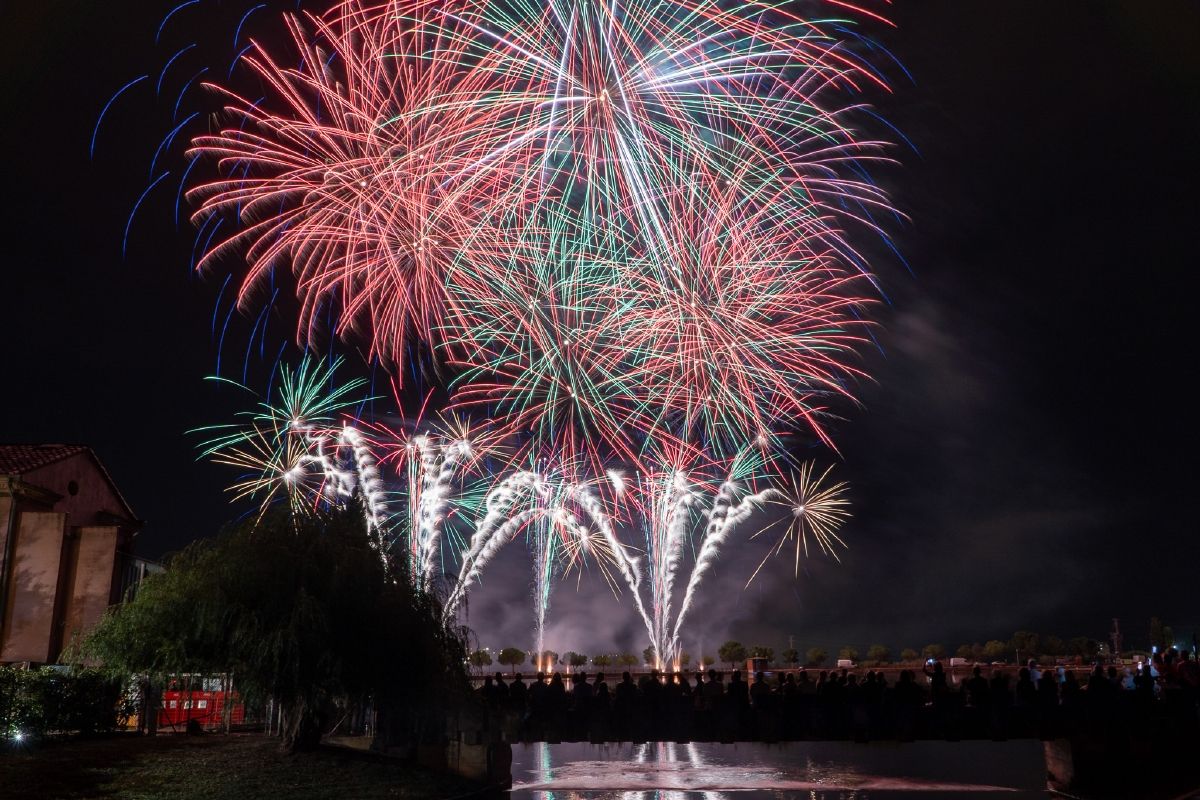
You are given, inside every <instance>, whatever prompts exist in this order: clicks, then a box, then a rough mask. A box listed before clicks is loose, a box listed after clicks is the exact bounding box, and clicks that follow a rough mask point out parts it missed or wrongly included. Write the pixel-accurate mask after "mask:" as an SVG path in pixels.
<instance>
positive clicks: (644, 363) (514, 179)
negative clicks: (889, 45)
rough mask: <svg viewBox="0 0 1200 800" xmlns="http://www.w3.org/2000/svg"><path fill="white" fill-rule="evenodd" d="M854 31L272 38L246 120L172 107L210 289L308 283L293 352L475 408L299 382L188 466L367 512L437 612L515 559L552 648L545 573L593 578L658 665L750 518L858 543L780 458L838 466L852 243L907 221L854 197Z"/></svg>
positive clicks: (848, 16) (706, 26) (410, 23)
mask: <svg viewBox="0 0 1200 800" xmlns="http://www.w3.org/2000/svg"><path fill="white" fill-rule="evenodd" d="M172 13H174V12H172ZM247 16H249V15H247ZM862 21H870V23H871V24H885V23H886V20H884V19H882V18H881V17H878V16H877V15H875V14H874V13H872V12H871V11H870V10H869V9H867V8H861V7H857V6H855V5H853V4H849V3H845V2H840V1H839V2H835V1H834V0H828V1H827V2H824V3H822V2H817V3H815V4H813V12H812V14H811V15H808V16H800V15H799V13H798V11H797V10H796V9H795V7H794V5H793V4H776V3H761V2H753V1H750V2H738V0H734V2H731V3H723V2H715V0H654V1H653V2H651V0H629V2H626V3H613V2H606V1H604V0H548V1H547V2H544V3H529V2H524V0H449V1H448V2H432V0H383V1H382V2H379V3H366V2H361V0H345V1H344V2H340V3H338V4H336V5H334V7H333V8H332V9H331V10H329V11H328V12H325V13H320V14H317V13H310V12H300V11H297V12H294V13H289V14H286V15H285V16H284V18H283V25H284V27H285V29H286V37H285V41H284V44H283V45H279V44H278V43H275V44H272V45H270V46H268V45H267V44H263V43H261V42H259V41H253V40H251V41H249V42H248V44H247V45H246V46H245V48H243V49H242V50H241V51H240V52H239V59H238V63H240V65H241V68H242V71H243V75H244V76H248V79H249V81H250V84H249V85H252V86H254V87H256V88H255V89H254V91H255V92H261V96H256V95H253V94H250V93H246V92H242V91H240V90H235V89H234V88H232V87H233V86H234V82H231V81H226V82H221V81H220V80H218V79H217V78H219V77H220V76H219V74H218V75H215V76H213V79H212V80H209V81H208V82H204V81H198V79H199V78H200V77H201V75H202V74H203V73H204V72H205V71H204V70H202V72H201V73H197V74H196V75H195V76H194V77H193V78H192V79H191V80H189V82H188V85H187V86H185V87H184V90H183V91H182V92H181V93H180V95H179V100H180V101H182V99H183V97H184V94H186V92H187V90H188V87H189V86H191V85H192V84H193V82H197V81H198V82H197V83H196V85H197V86H199V85H203V86H204V87H206V88H207V89H208V90H209V91H210V92H213V93H215V94H216V95H217V96H219V97H220V98H221V103H222V105H223V109H224V110H223V112H222V114H221V115H219V116H217V117H214V118H213V119H214V120H218V121H217V122H216V124H213V123H211V122H210V124H209V127H208V130H206V131H204V132H202V133H199V134H196V135H192V136H190V137H189V138H190V145H189V150H188V156H189V158H191V159H192V161H191V162H190V163H189V165H188V168H187V173H186V174H185V181H186V182H187V185H188V187H189V188H187V191H186V196H187V198H188V199H189V200H190V201H191V202H192V203H193V204H194V216H193V220H194V222H195V223H196V225H197V229H198V240H197V242H198V248H197V249H198V252H199V253H200V258H199V261H198V266H199V268H200V269H202V270H207V269H215V268H216V265H217V264H218V263H224V264H226V265H228V264H233V265H234V266H233V267H232V273H233V276H234V278H235V279H236V280H234V285H236V286H237V287H238V291H237V293H236V296H237V304H238V305H239V306H240V307H242V308H243V309H249V308H253V307H254V306H255V304H256V303H260V302H261V301H260V299H259V298H261V296H263V295H264V294H265V293H264V292H261V291H259V289H260V288H262V287H268V288H269V289H270V297H271V298H272V300H271V302H273V301H274V298H275V297H276V296H277V295H278V293H279V291H280V290H281V288H282V289H283V290H285V291H294V293H295V299H296V301H297V302H296V307H295V308H296V311H297V317H296V340H297V342H298V344H299V345H300V346H301V347H302V348H304V349H306V350H308V351H312V352H323V351H328V350H329V349H332V348H335V347H342V346H345V347H348V348H350V349H355V350H358V351H359V352H361V353H363V354H364V355H365V357H366V360H367V361H368V362H372V363H375V364H377V365H379V366H382V367H383V368H384V370H386V371H387V373H388V375H389V378H390V382H391V384H392V386H393V387H394V395H395V400H396V403H397V405H398V406H399V407H400V408H401V409H403V408H404V406H405V400H404V397H405V396H406V395H404V387H406V386H408V385H411V383H412V382H413V381H418V382H424V381H426V380H430V379H432V380H433V382H434V383H435V384H436V385H437V386H439V387H440V390H442V391H444V393H445V397H446V398H447V406H446V409H447V413H449V414H454V415H456V416H454V417H446V420H451V419H452V420H455V421H454V422H446V421H445V420H443V421H442V422H439V423H435V424H432V425H430V424H426V423H425V422H423V421H422V420H423V413H424V405H423V406H422V412H421V413H419V414H417V415H416V416H415V419H416V422H407V423H401V424H399V425H393V424H391V423H389V422H388V421H387V420H385V419H383V418H373V417H372V415H369V414H366V413H365V412H364V411H363V405H362V400H363V398H362V397H361V396H360V395H361V392H360V390H362V389H363V387H364V383H363V382H362V381H358V380H351V381H345V382H342V383H338V382H337V381H336V379H335V377H334V375H333V372H334V370H335V369H336V368H337V366H338V362H336V361H334V362H331V363H330V364H329V365H328V366H324V367H321V366H317V364H318V363H319V362H317V361H314V360H309V359H307V358H306V360H305V361H304V362H303V363H302V365H301V367H299V368H298V369H297V370H295V371H288V370H287V369H286V368H284V370H283V373H282V379H281V381H280V390H279V393H278V400H277V401H276V400H275V399H273V398H271V399H268V400H265V401H262V402H261V403H260V405H259V407H258V408H257V410H256V411H254V412H250V413H248V414H247V415H246V416H245V418H244V419H243V420H242V421H241V422H239V423H236V424H234V425H232V426H217V427H216V428H212V429H206V430H207V435H209V436H210V437H211V438H210V439H208V440H207V441H206V442H205V445H204V447H203V451H204V453H205V454H206V455H208V456H210V457H212V458H213V459H214V460H216V461H218V462H220V463H223V464H228V465H232V466H235V467H237V468H239V469H241V470H242V471H243V475H242V477H241V478H240V479H239V481H238V482H237V483H236V484H235V485H234V486H233V487H232V489H233V492H234V494H235V496H236V497H238V498H243V497H253V498H255V499H256V500H257V501H259V503H260V504H261V507H265V506H266V505H269V504H271V503H274V502H276V501H278V500H280V499H281V498H286V500H287V502H288V503H289V504H290V507H291V508H292V509H293V512H294V513H297V514H301V513H305V511H306V510H307V509H311V508H314V507H317V506H319V505H320V504H340V503H344V502H347V501H348V500H350V499H352V498H358V500H357V502H359V503H361V505H362V507H363V511H364V514H365V516H366V527H367V530H368V532H369V534H370V536H371V538H372V541H373V542H375V543H376V545H377V547H378V549H379V551H380V553H381V556H382V557H384V558H385V559H399V560H401V561H402V563H403V564H404V569H405V573H406V574H407V575H408V576H409V577H410V578H411V579H412V580H413V581H414V582H415V583H416V584H417V585H418V586H419V587H420V588H422V589H423V590H427V591H434V590H438V591H441V588H439V587H444V591H445V594H444V597H445V609H446V611H447V613H448V614H455V613H459V612H460V610H461V609H463V608H464V607H465V606H464V601H465V599H466V596H467V593H468V592H469V591H470V590H471V587H472V586H473V585H474V584H475V583H477V582H478V580H479V579H480V577H481V575H482V573H483V571H484V570H485V568H486V567H487V565H488V564H489V563H490V562H491V561H492V560H493V559H494V558H495V557H496V556H497V554H498V553H499V552H500V551H501V550H502V549H503V548H504V547H505V546H506V545H507V544H509V543H512V542H515V541H518V540H521V539H523V540H524V541H525V542H526V544H527V546H528V549H529V552H530V555H531V561H532V563H533V592H534V596H535V602H534V607H535V620H536V621H535V630H536V632H537V638H538V642H537V645H538V652H541V647H542V641H541V632H542V630H543V627H544V621H545V615H546V612H547V609H548V607H549V598H550V593H551V589H552V586H553V585H554V583H555V581H556V580H557V579H558V578H559V577H560V576H561V575H563V574H564V573H565V572H566V571H569V570H571V569H572V568H574V567H576V566H579V565H582V564H583V563H585V562H586V563H590V564H595V565H597V567H598V568H599V571H600V573H601V574H602V576H603V577H604V579H605V580H606V581H607V582H608V584H609V585H610V586H612V587H613V589H614V591H621V592H623V593H626V594H628V595H630V596H631V597H632V600H633V602H634V604H635V606H636V610H637V612H638V615H639V616H640V618H641V619H642V621H643V623H644V624H645V626H646V632H647V635H648V637H649V639H650V642H651V644H652V646H653V647H654V649H655V652H656V654H657V657H658V658H659V660H660V661H662V662H664V663H670V662H671V661H672V659H674V658H675V657H676V656H677V655H678V650H679V635H680V629H681V627H682V625H683V624H684V620H685V619H686V617H687V614H688V612H689V610H690V609H691V607H692V605H693V602H694V600H695V597H696V594H697V590H698V587H699V586H700V585H701V583H702V581H703V580H704V578H705V576H706V575H708V574H710V573H711V572H712V570H713V568H714V565H715V563H716V559H717V556H718V555H719V553H720V552H721V550H722V548H723V547H724V546H725V544H726V542H728V541H729V540H730V539H731V538H732V537H734V536H735V534H737V533H739V532H741V531H747V532H749V531H750V520H751V519H752V518H758V519H760V521H763V522H764V523H765V526H764V527H761V528H760V530H759V531H758V532H757V533H753V534H752V535H750V536H749V537H748V538H749V539H751V540H753V539H755V538H757V537H759V536H765V535H768V534H772V535H774V533H775V532H776V531H779V530H780V529H781V528H780V527H779V526H780V525H782V531H783V532H782V533H781V534H778V539H777V540H776V541H774V542H773V543H772V544H771V545H770V547H769V549H768V551H767V555H766V557H765V558H764V560H763V562H762V563H761V564H760V565H759V570H761V569H762V567H763V564H765V563H767V561H768V560H769V559H770V558H771V557H772V556H774V555H777V554H779V553H781V552H782V551H783V550H784V549H785V548H787V547H791V548H792V549H793V551H794V562H795V564H794V570H795V572H796V573H797V574H798V572H799V561H800V557H801V555H802V554H807V553H808V543H809V541H810V540H812V541H814V542H815V543H816V544H817V545H818V547H819V548H820V549H821V550H822V551H823V552H827V553H832V552H833V549H834V548H835V547H837V546H841V545H842V540H841V539H840V538H839V536H838V530H839V528H840V526H841V525H842V524H843V523H844V522H845V520H846V519H847V518H848V516H849V514H848V509H847V505H846V498H845V485H844V484H842V483H837V484H828V483H827V480H826V479H827V478H828V475H829V471H828V470H824V471H816V469H815V467H813V466H812V465H811V464H808V463H805V464H802V465H797V463H796V462H795V461H794V459H793V457H792V456H791V455H790V454H789V448H788V446H786V444H785V440H784V439H783V438H781V437H783V436H784V435H788V434H790V435H793V436H795V437H796V438H795V439H789V440H787V441H803V440H807V441H810V442H814V443H819V444H824V445H825V446H828V447H832V446H833V441H832V438H831V434H830V431H829V427H828V424H827V420H828V418H829V415H830V412H831V410H832V409H833V408H834V407H835V406H836V405H838V404H843V403H848V402H852V386H853V382H854V381H855V380H857V379H858V378H860V377H861V376H862V374H863V373H862V372H861V370H860V368H859V367H858V366H856V355H855V354H856V351H857V348H858V347H859V346H860V344H861V343H862V342H863V341H864V340H866V339H867V338H868V326H869V324H870V322H869V317H868V312H869V311H870V307H871V304H872V302H873V297H874V294H875V293H874V288H873V283H874V279H873V277H872V276H871V274H870V271H869V270H868V268H867V262H866V258H865V257H864V255H863V254H862V252H860V249H859V248H858V247H856V245H855V244H854V243H853V241H854V239H855V236H856V235H861V234H869V235H877V236H880V237H883V239H884V240H885V241H886V240H887V234H886V232H885V231H884V230H883V228H882V227H881V226H880V224H879V223H878V222H877V221H876V219H877V217H878V216H880V214H881V213H883V214H886V215H891V214H894V213H895V212H894V210H893V209H892V207H891V206H890V203H889V201H888V198H887V196H886V194H885V193H884V192H883V191H882V190H881V189H880V188H878V187H877V186H876V185H874V184H873V183H872V182H871V180H870V178H869V173H868V172H867V167H868V166H869V165H870V163H871V162H874V161H884V160H887V158H888V156H887V146H888V145H887V143H886V142H884V141H879V140H876V139H873V138H869V137H864V136H863V135H862V130H861V129H860V126H861V125H862V124H863V122H864V121H868V122H869V121H870V120H872V119H875V118H874V117H873V115H871V114H869V113H865V111H864V110H865V108H866V107H865V105H864V104H863V99H862V98H863V96H864V94H866V93H868V92H869V91H884V90H886V88H887V87H886V84H885V82H884V80H883V78H882V77H881V75H880V73H879V72H878V70H877V68H876V67H875V66H874V65H873V64H872V63H871V62H870V61H869V59H868V56H869V55H870V54H871V49H870V48H869V47H867V46H864V45H863V42H864V41H865V39H863V37H861V36H859V35H858V34H856V33H854V32H853V31H854V26H856V25H858V24H859V23H860V22H862ZM243 23H245V17H243V18H242V20H241V21H240V22H239V34H240V31H241V26H242V24H243ZM164 25H165V21H164ZM160 34H161V28H160ZM234 39H235V44H236V43H238V40H239V36H238V35H235V37H234ZM183 52H186V48H185V50H184V51H180V53H183ZM180 53H176V54H175V56H173V57H172V60H174V58H177V57H179V56H180ZM167 66H168V67H169V66H170V63H168V65H167ZM166 74H167V70H166V68H164V69H163V71H162V73H160V75H159V80H158V84H159V88H160V89H161V86H162V84H163V80H164V76H165V75H166ZM210 75H211V73H210ZM230 75H232V70H231V72H230ZM135 83H136V82H135ZM132 85H134V84H129V85H127V86H125V87H122V89H121V92H118V95H119V94H121V93H122V92H125V90H126V89H128V88H129V86H132ZM237 85H239V86H241V85H245V81H243V83H242V84H237ZM114 99H115V98H114ZM111 104H112V103H111V101H110V104H109V105H111ZM176 106H177V107H178V102H177V103H176ZM108 111H109V106H105V108H104V111H103V112H102V116H103V115H104V114H105V113H107V112H108ZM860 112H863V113H860ZM187 124H188V119H184V121H183V122H181V123H179V124H178V125H177V126H176V127H175V129H174V130H173V131H172V133H171V135H170V137H169V139H168V140H167V141H166V144H168V145H169V143H170V141H172V140H173V139H174V137H176V136H179V135H181V134H180V131H181V130H183V129H184V128H185V126H186V125H187ZM93 141H94V138H93ZM160 149H161V148H160ZM157 157H158V154H156V158H157ZM197 164H204V165H206V166H205V167H202V168H199V169H195V170H193V168H194V167H196V165H197ZM152 174H153V170H152ZM151 188H152V187H151ZM148 191H149V190H148ZM139 203H140V200H139ZM285 276H286V277H285ZM222 294H224V289H223V290H222ZM265 313H266V312H265V310H264V311H263V312H262V314H265ZM262 314H260V319H261V316H262ZM214 326H215V316H214ZM258 327H259V326H258V324H256V326H255V329H256V331H257V330H258ZM265 329H266V327H265V323H264V324H263V326H262V330H263V335H264V336H265ZM252 337H253V334H252ZM415 362H419V363H420V364H421V365H422V367H421V368H420V369H417V367H416V366H415ZM426 366H429V367H432V371H430V370H426V369H425V367H426ZM426 402H427V401H426ZM402 419H403V417H402ZM747 442H750V443H751V444H749V445H747V444H746V443H747ZM639 529H640V531H641V532H642V534H643V536H642V538H643V539H644V544H643V543H642V542H639V544H638V546H637V547H635V546H634V545H632V544H628V543H626V542H627V541H632V540H633V538H634V537H633V536H631V533H632V532H633V531H637V530H639ZM623 539H624V540H625V541H623ZM689 562H690V563H691V565H692V566H691V571H690V573H688V577H687V580H686V581H682V575H683V574H684V566H685V565H686V564H687V563H689ZM757 574H758V570H756V571H755V572H754V574H753V575H752V576H751V580H753V577H754V575H757Z"/></svg>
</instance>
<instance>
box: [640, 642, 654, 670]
mask: <svg viewBox="0 0 1200 800" xmlns="http://www.w3.org/2000/svg"><path fill="white" fill-rule="evenodd" d="M654 661H655V659H654V645H650V646H649V647H647V648H646V649H645V650H643V651H642V663H643V664H645V665H647V666H652V665H653V664H654Z"/></svg>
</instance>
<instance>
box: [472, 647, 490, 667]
mask: <svg viewBox="0 0 1200 800" xmlns="http://www.w3.org/2000/svg"><path fill="white" fill-rule="evenodd" d="M467 660H468V661H470V662H471V666H473V667H474V668H475V669H482V668H483V667H490V666H491V665H492V654H491V652H490V651H488V650H476V651H475V652H473V653H471V655H469V656H467Z"/></svg>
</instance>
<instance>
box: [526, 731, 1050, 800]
mask: <svg viewBox="0 0 1200 800" xmlns="http://www.w3.org/2000/svg"><path fill="white" fill-rule="evenodd" d="M1045 770H1046V768H1045V762H1044V761H1043V756H1042V744H1041V742H1037V741H1025V740H1022V741H1011V742H980V741H971V742H906V743H903V744H901V743H891V742H889V743H878V744H855V743H853V742H789V743H787V744H775V745H768V744H761V743H740V744H716V743H710V742H705V743H692V744H676V743H671V742H651V743H646V744H630V743H621V744H586V743H566V744H544V743H539V744H528V745H522V744H518V745H513V770H512V774H513V792H512V798H513V800H765V799H766V798H772V799H773V800H799V798H808V800H834V799H835V798H838V800H852V799H853V800H867V798H895V799H897V800H898V799H899V798H904V800H920V799H921V798H937V800H956V799H957V798H964V799H965V798H996V799H997V800H1000V799H1001V798H1003V800H1010V799H1011V800H1023V799H1024V798H1046V797H1048V796H1049V793H1048V792H1047V791H1046V790H1045V785H1046V782H1045Z"/></svg>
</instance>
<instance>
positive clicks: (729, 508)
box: [671, 482, 786, 643]
mask: <svg viewBox="0 0 1200 800" xmlns="http://www.w3.org/2000/svg"><path fill="white" fill-rule="evenodd" d="M726 485H729V482H726ZM726 485H723V486H722V487H721V492H722V494H723V495H724V498H723V499H724V500H725V501H726V502H725V504H724V512H723V513H721V514H720V515H718V514H717V513H716V512H717V508H718V504H719V503H720V501H721V500H722V494H719V495H718V498H717V500H715V501H714V503H713V508H712V510H711V511H710V518H709V523H710V524H709V526H708V527H707V528H706V530H705V533H704V541H703V542H702V543H701V545H700V552H699V553H698V554H697V555H696V563H695V565H694V566H693V567H692V574H691V576H689V578H688V583H687V589H686V591H685V592H684V595H683V602H682V603H681V604H680V606H679V616H678V617H676V618H675V628H674V630H673V631H672V633H671V639H672V642H673V643H675V642H678V641H679V632H680V630H681V629H682V628H683V622H684V620H685V619H686V618H687V612H688V611H689V610H690V609H691V607H692V599H693V597H694V596H695V594H696V590H697V589H699V587H700V583H701V581H702V580H703V579H704V575H705V573H707V572H708V571H709V570H710V569H712V567H713V564H714V563H715V562H716V559H717V556H718V555H719V553H720V550H721V546H722V545H723V544H725V541H726V540H727V539H728V538H729V534H730V533H732V532H733V531H734V530H735V529H736V528H737V526H738V525H739V524H740V523H742V522H744V521H745V520H746V519H747V518H748V517H749V516H750V514H752V513H753V512H754V510H755V507H756V506H759V505H761V504H762V503H764V502H766V501H768V500H774V499H784V498H786V495H785V494H784V493H783V492H781V491H780V490H778V489H776V488H774V487H772V488H769V489H764V490H762V491H760V492H755V493H754V494H749V495H746V496H745V497H742V498H741V499H740V500H736V501H735V500H734V499H733V497H734V492H735V491H736V487H733V486H730V490H729V493H728V494H725V488H726ZM717 519H720V521H719V522H715V520H717Z"/></svg>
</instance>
